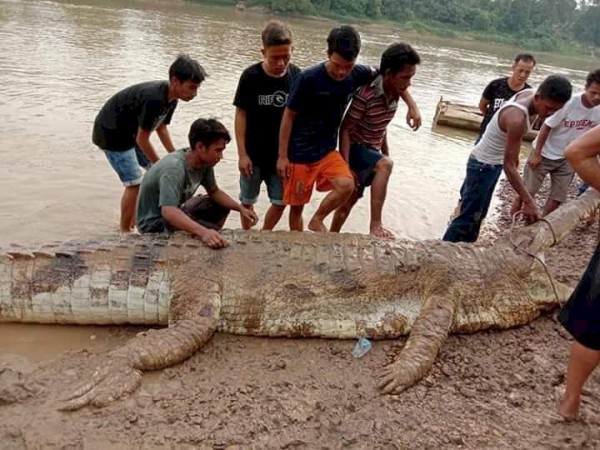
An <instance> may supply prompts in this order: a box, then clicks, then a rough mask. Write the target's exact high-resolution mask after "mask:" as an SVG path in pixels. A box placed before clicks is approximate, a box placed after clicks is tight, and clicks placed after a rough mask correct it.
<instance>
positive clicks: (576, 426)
mask: <svg viewBox="0 0 600 450" xmlns="http://www.w3.org/2000/svg"><path fill="white" fill-rule="evenodd" d="M545 428H546V429H545V430H544V431H545V433H544V434H545V438H543V439H541V442H540V443H541V444H542V445H543V446H544V447H546V448H560V449H580V448H585V447H586V446H588V445H590V444H592V443H593V442H592V441H593V440H594V439H597V436H596V437H595V438H594V437H593V436H592V427H591V426H590V424H589V423H588V422H587V421H585V420H577V421H569V422H567V421H564V420H562V419H559V418H556V419H553V420H550V422H549V423H548V424H547V425H546V427H545Z"/></svg>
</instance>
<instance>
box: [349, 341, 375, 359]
mask: <svg viewBox="0 0 600 450" xmlns="http://www.w3.org/2000/svg"><path fill="white" fill-rule="evenodd" d="M370 350H371V341H369V340H368V339H367V338H366V337H361V338H360V339H359V340H358V342H357V343H356V345H355V346H354V350H352V356H354V357H355V358H360V357H362V356H364V355H365V354H367V353H368V352H369V351H370Z"/></svg>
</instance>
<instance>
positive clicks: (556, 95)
mask: <svg viewBox="0 0 600 450" xmlns="http://www.w3.org/2000/svg"><path fill="white" fill-rule="evenodd" d="M572 92H573V86H571V82H570V81H569V80H567V79H566V78H565V77H563V76H562V75H550V76H549V77H546V79H545V80H544V81H542V84H540V86H539V87H538V89H537V93H538V94H540V95H541V96H542V98H547V99H549V100H552V101H554V102H558V103H563V104H564V103H567V102H568V101H569V99H570V98H571V93H572Z"/></svg>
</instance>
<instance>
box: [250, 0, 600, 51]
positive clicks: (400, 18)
mask: <svg viewBox="0 0 600 450" xmlns="http://www.w3.org/2000/svg"><path fill="white" fill-rule="evenodd" d="M241 1H242V2H243V3H245V4H246V5H249V6H252V5H255V6H263V7H267V8H269V9H270V10H271V11H273V12H275V13H285V14H309V15H321V16H331V15H341V16H349V17H355V18H365V19H373V20H380V19H386V20H392V21H394V22H396V23H399V24H405V25H407V26H410V27H412V28H414V29H416V30H417V31H433V32H436V31H437V32H440V31H441V30H442V31H443V30H445V32H446V33H448V34H449V35H450V36H449V37H451V35H452V33H453V32H454V33H455V32H459V31H469V32H474V33H475V34H481V35H485V36H486V37H487V38H488V39H491V40H494V41H500V42H505V43H508V44H514V45H518V46H523V47H527V48H531V49H533V50H545V51H552V50H560V49H561V47H565V46H568V45H569V44H572V43H577V44H578V45H580V46H583V47H585V48H590V47H591V48H597V47H600V0H588V1H586V0H579V1H577V0H444V1H440V0H241Z"/></svg>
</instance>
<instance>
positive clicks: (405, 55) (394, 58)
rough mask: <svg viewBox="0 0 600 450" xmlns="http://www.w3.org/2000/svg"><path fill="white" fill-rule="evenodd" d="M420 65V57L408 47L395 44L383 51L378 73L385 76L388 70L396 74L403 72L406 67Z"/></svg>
mask: <svg viewBox="0 0 600 450" xmlns="http://www.w3.org/2000/svg"><path fill="white" fill-rule="evenodd" d="M420 63H421V57H420V56H419V54H418V53H417V52H416V51H415V50H414V49H413V48H412V47H411V46H410V45H408V44H405V43H404V42H396V43H394V44H392V45H390V46H389V47H388V48H387V49H385V51H384V52H383V54H382V55H381V63H380V64H379V72H380V73H381V74H382V75H385V72H386V71H387V70H389V71H390V72H391V73H392V74H396V73H398V72H401V71H402V70H404V68H405V67H406V66H416V65H417V64H420Z"/></svg>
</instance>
